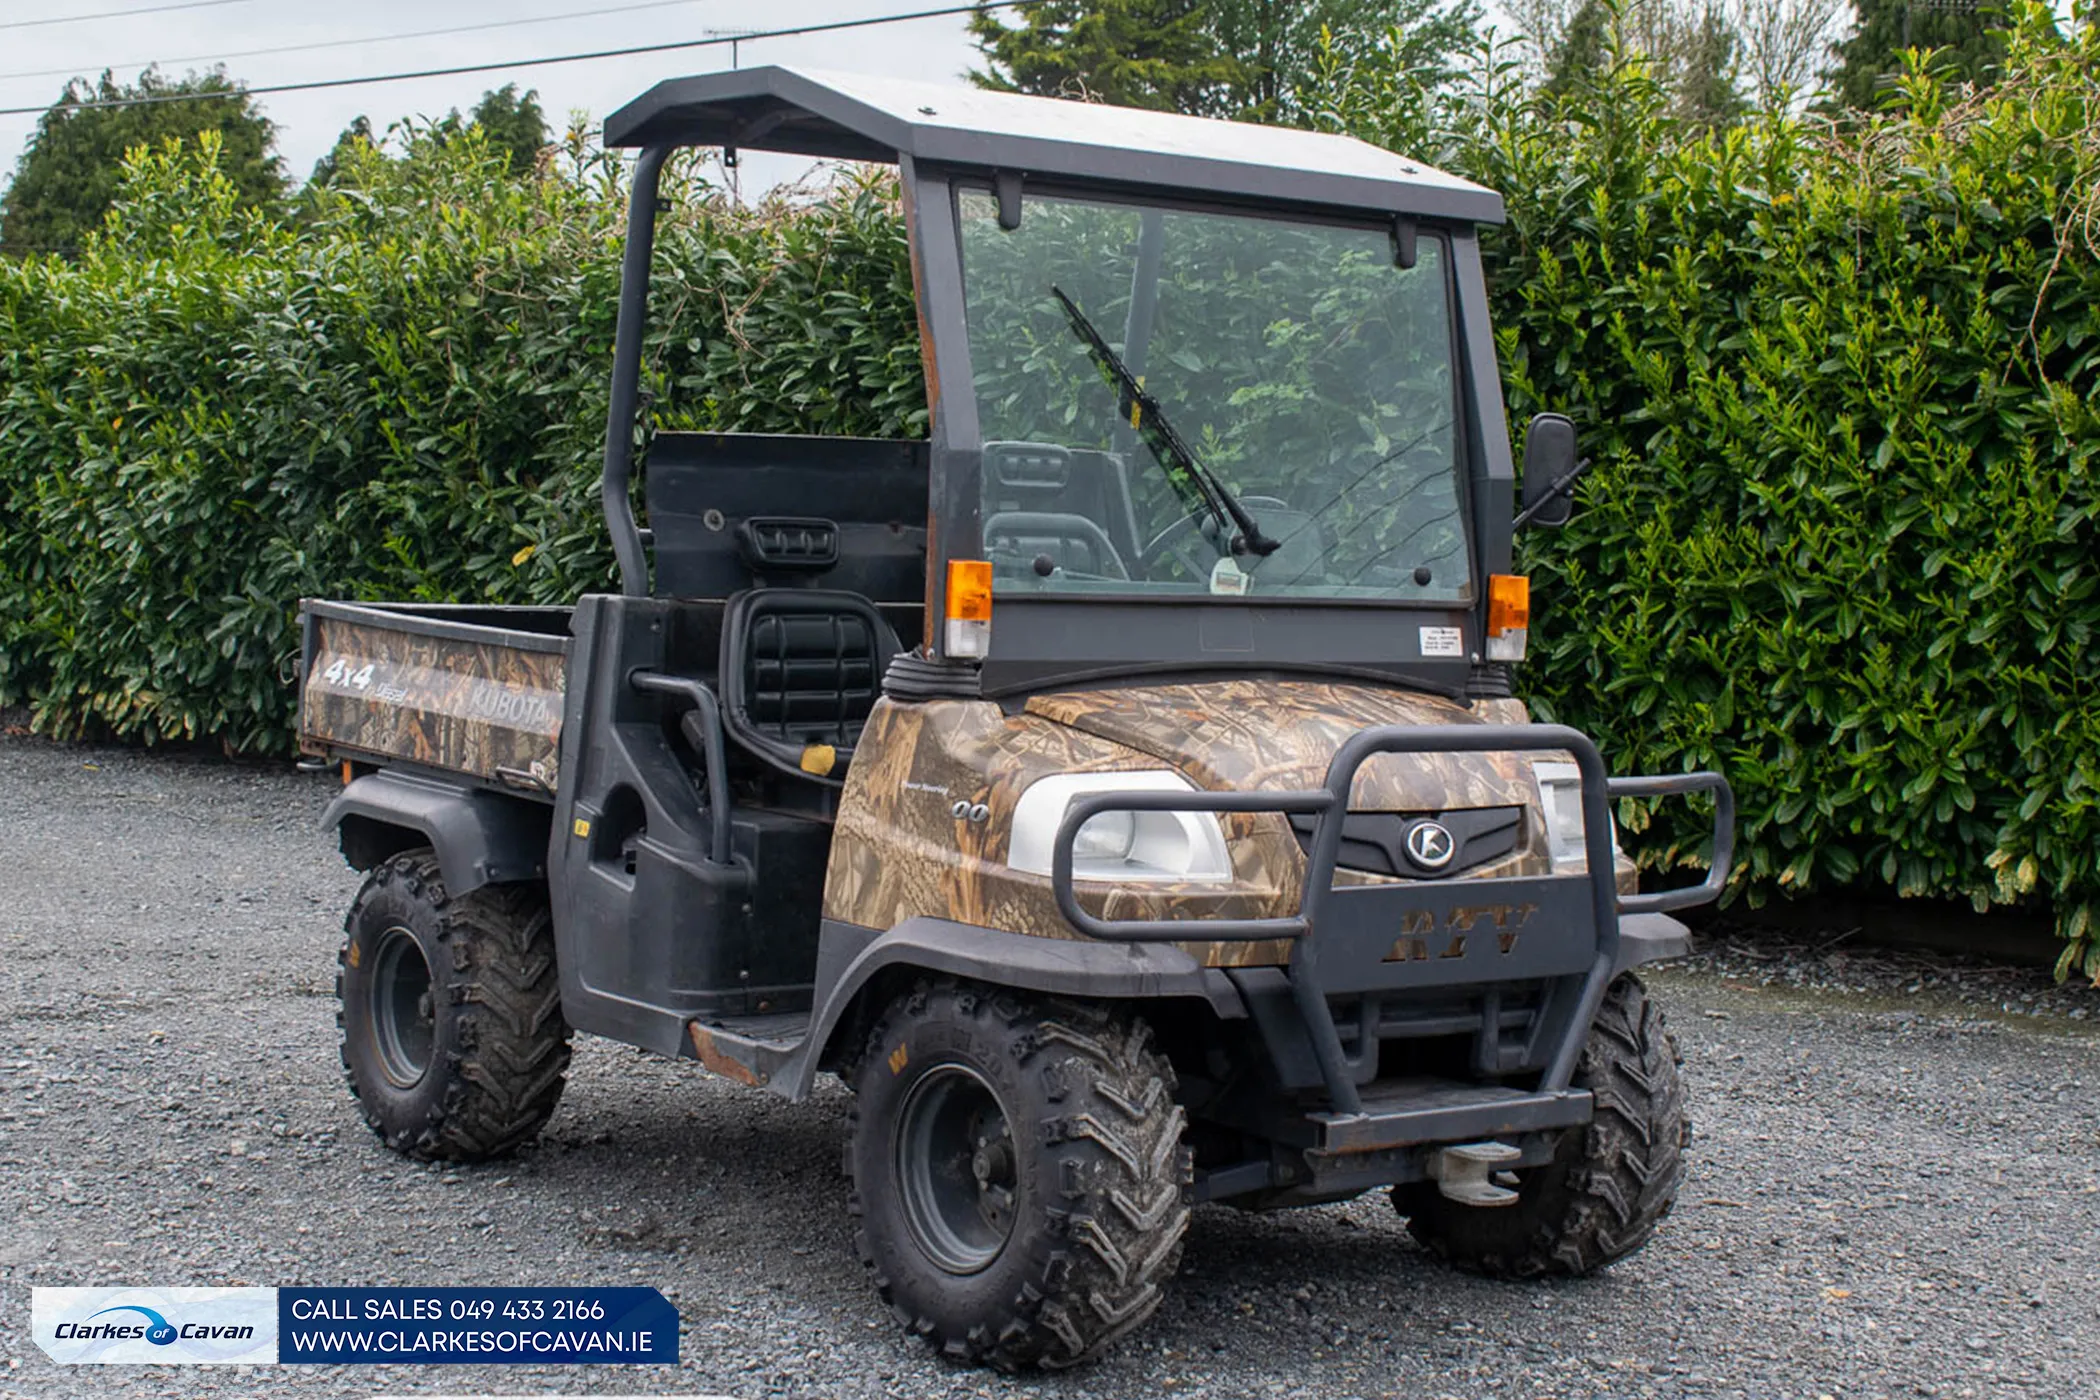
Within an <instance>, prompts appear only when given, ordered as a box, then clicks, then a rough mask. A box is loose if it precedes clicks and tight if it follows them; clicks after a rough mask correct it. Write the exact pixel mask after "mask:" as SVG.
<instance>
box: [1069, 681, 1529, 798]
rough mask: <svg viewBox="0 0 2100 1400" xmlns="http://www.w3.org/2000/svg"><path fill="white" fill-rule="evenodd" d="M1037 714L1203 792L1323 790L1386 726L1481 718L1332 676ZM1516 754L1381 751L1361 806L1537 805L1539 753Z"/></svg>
mask: <svg viewBox="0 0 2100 1400" xmlns="http://www.w3.org/2000/svg"><path fill="white" fill-rule="evenodd" d="M1028 712H1029V713H1030V714H1034V715H1039V716H1041V717H1042V718H1044V719H1048V720H1053V721H1055V722H1057V723H1059V724H1065V725H1069V726H1071V727H1072V728H1074V729H1078V730H1082V731H1084V732H1085V733H1088V734H1092V735H1095V736H1097V737H1099V738H1103V739H1107V740H1110V741H1111V742H1113V743H1117V744H1122V745H1125V746H1127V747H1129V748H1132V749H1136V750H1138V751H1139V752H1140V753H1145V754H1150V755H1151V756H1152V757H1154V758H1157V759H1159V760H1160V761H1161V762H1163V763H1165V764H1168V765H1170V766H1172V767H1173V768H1175V769H1176V770H1178V771H1179V772H1181V773H1182V774H1184V775H1185V776H1186V777H1187V778H1188V779H1189V781H1191V782H1193V783H1195V784H1196V785H1197V786H1198V787H1202V788H1211V789H1216V790H1220V791H1233V792H1248V791H1256V790H1263V789H1268V790H1274V789H1278V788H1311V787H1318V786H1320V784H1321V783H1322V782H1324V781H1325V780H1326V777H1327V765H1328V763H1329V762H1330V761H1331V760H1332V759H1333V757H1334V755H1335V751H1336V750H1337V749H1339V748H1340V747H1341V746H1342V744H1343V743H1344V742H1346V741H1347V740H1348V738H1349V737H1350V736H1351V735H1352V734H1355V733H1356V732H1358V731H1359V730H1363V729H1369V728H1373V727H1375V726H1378V725H1388V724H1404V725H1426V724H1479V723H1482V722H1483V721H1482V720H1481V719H1480V717H1479V716H1477V715H1475V714H1474V713H1473V712H1472V711H1471V710H1469V709H1468V708H1467V707H1466V706H1465V705H1463V704H1460V703H1459V702H1457V701H1453V700H1445V699H1442V698H1440V697H1437V696H1433V695H1424V694H1421V693H1419V692H1416V691H1407V690H1397V689H1388V688H1385V687H1382V686H1376V685H1350V684H1337V683H1334V682H1329V681H1279V680H1260V681H1251V680H1249V681H1214V682H1209V683H1206V684H1201V685H1161V686H1136V687H1132V688H1129V689H1123V690H1087V691H1062V692H1058V693H1055V694H1050V695H1038V696H1035V697H1034V698H1032V699H1031V700H1029V702H1028ZM1550 756H1551V755H1546V754H1537V755H1524V756H1521V757H1520V756H1519V755H1516V754H1511V753H1479V754H1470V753H1459V754H1382V755H1380V756H1378V757H1376V758H1373V759H1372V760H1371V761H1370V762H1368V763H1366V764H1365V765H1364V766H1363V767H1362V768H1361V769H1359V770H1358V772H1357V776H1356V788H1355V792H1354V793H1353V794H1352V797H1351V800H1350V804H1349V805H1350V806H1351V807H1352V808H1354V809H1356V810H1358V811H1383V812H1435V811H1450V810H1453V809H1456V808H1461V807H1514V806H1519V805H1528V804H1529V803H1531V802H1532V801H1533V786H1532V779H1531V773H1530V764H1529V762H1527V760H1528V759H1530V758H1534V757H1537V758H1545V757H1550Z"/></svg>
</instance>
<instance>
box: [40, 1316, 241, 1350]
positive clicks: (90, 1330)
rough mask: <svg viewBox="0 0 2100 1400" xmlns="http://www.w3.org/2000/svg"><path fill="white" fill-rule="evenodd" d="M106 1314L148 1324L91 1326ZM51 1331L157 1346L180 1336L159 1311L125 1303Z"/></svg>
mask: <svg viewBox="0 0 2100 1400" xmlns="http://www.w3.org/2000/svg"><path fill="white" fill-rule="evenodd" d="M110 1313H137V1314H138V1315H139V1316H140V1317H143V1318H145V1319H146V1322H147V1324H148V1325H147V1326H146V1327H145V1328H144V1329H141V1328H140V1327H139V1326H138V1325H137V1324H136V1323H133V1324H130V1325H125V1324H121V1323H115V1322H105V1323H103V1324H102V1325H101V1326H99V1327H97V1326H96V1325H95V1319H96V1318H98V1317H106V1316H108V1315H109V1314H110ZM53 1330H54V1333H55V1335H56V1336H57V1339H58V1340H59V1341H61V1342H99V1341H112V1342H116V1341H124V1340H127V1339H129V1338H132V1337H144V1338H145V1339H146V1340H147V1341H149V1342H151V1343H153V1345H155V1346H157V1347H164V1346H171V1345H173V1344H174V1341H175V1338H176V1337H178V1336H180V1335H181V1334H180V1333H179V1332H178V1331H177V1330H176V1327H175V1324H174V1323H172V1322H170V1321H168V1320H167V1319H166V1318H164V1317H162V1316H161V1315H160V1314H159V1313H157V1312H155V1311H153V1309H151V1308H134V1307H129V1306H127V1307H121V1308H104V1309H103V1310H102V1311H101V1312H98V1313H90V1314H89V1315H88V1320H87V1321H86V1322H61V1323H59V1324H58V1326H57V1327H56V1328H55V1329H53ZM240 1332H241V1335H242V1336H244V1337H252V1336H254V1335H255V1329H254V1328H253V1327H243V1328H241V1329H240Z"/></svg>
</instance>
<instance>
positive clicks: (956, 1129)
mask: <svg viewBox="0 0 2100 1400" xmlns="http://www.w3.org/2000/svg"><path fill="white" fill-rule="evenodd" d="M896 1141H897V1186H898V1190H899V1191H900V1192H901V1193H902V1195H903V1198H904V1219H905V1222H906V1223H907V1224H908V1225H909V1226H910V1227H911V1234H912V1239H913V1240H914V1241H915V1242H916V1243H917V1244H918V1246H919V1248H920V1249H921V1250H922V1251H924V1252H925V1255H926V1257H927V1258H928V1259H931V1260H932V1261H933V1262H934V1263H935V1264H937V1265H938V1266H940V1268H942V1269H943V1270H945V1271H946V1272H948V1273H951V1274H974V1273H977V1272H979V1271H981V1270H983V1269H984V1268H985V1267H987V1266H988V1265H990V1263H991V1262H992V1261H993V1260H994V1259H997V1258H998V1257H999V1251H1000V1250H1002V1249H1004V1248H1005V1247H1006V1241H1007V1238H1008V1237H1009V1236H1010V1235H1012V1234H1013V1228H1014V1196H1015V1192H1016V1188H1017V1186H1018V1182H1019V1172H1018V1166H1019V1162H1018V1159H1017V1158H1016V1156H1015V1153H1014V1139H1013V1131H1012V1129H1011V1128H1010V1127H1009V1126H1008V1123H1007V1118H1006V1110H1005V1109H1004V1108H1003V1107H1002V1106H1001V1105H1000V1103H999V1096H998V1095H997V1094H995V1093H993V1092H992V1086H991V1085H990V1084H987V1083H986V1082H985V1080H984V1077H983V1076H982V1075H980V1074H978V1073H977V1071H975V1070H973V1069H970V1068H968V1067H967V1066H964V1065H937V1066H935V1067H934V1068H932V1069H930V1070H928V1071H927V1072H926V1073H925V1074H924V1075H922V1076H921V1077H920V1079H919V1082H918V1083H916V1084H914V1085H912V1087H911V1092H910V1093H909V1094H907V1095H906V1096H905V1100H904V1106H903V1108H902V1109H901V1110H899V1112H898V1118H897V1139H896Z"/></svg>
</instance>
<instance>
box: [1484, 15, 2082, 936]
mask: <svg viewBox="0 0 2100 1400" xmlns="http://www.w3.org/2000/svg"><path fill="white" fill-rule="evenodd" d="M1603 82H1604V83H1605V84H1606V87H1607V96H1608V99H1609V100H1607V101H1603V102H1596V101H1589V102H1586V103H1578V104H1576V105H1571V106H1569V107H1567V108H1565V109H1562V110H1560V111H1558V112H1556V113H1553V114H1550V116H1551V119H1549V120H1540V119H1531V120H1514V121H1506V122H1501V123H1492V122H1488V123H1483V124H1482V125H1481V127H1480V128H1479V129H1478V132H1477V139H1475V140H1474V141H1473V142H1471V143H1470V144H1469V145H1468V147H1467V148H1466V149H1465V151H1464V152H1463V154H1465V155H1467V156H1469V157H1470V159H1469V160H1468V162H1467V166H1468V169H1469V171H1470V172H1471V173H1472V174H1474V175H1475V177H1476V178H1479V179H1481V180H1482V181H1483V182H1484V183H1489V184H1492V185H1493V186H1495V187H1496V188H1500V189H1503V190H1506V191H1508V192H1509V196H1510V212H1511V223H1510V227H1509V229H1508V230H1507V233H1506V236H1504V237H1502V238H1500V239H1498V240H1497V242H1496V244H1495V253H1496V256H1495V262H1494V266H1493V268H1492V269H1491V273H1490V276H1491V279H1492V283H1493V285H1494V287H1495V288H1496V293H1497V300H1498V305H1497V308H1496V309H1497V316H1498V332H1499V336H1500V348H1501V352H1502V362H1503V366H1504V372H1505V378H1506V381H1507V384H1508V387H1509V390H1510V407H1511V413H1512V417H1513V418H1517V419H1521V418H1522V417H1523V416H1525V415H1528V414H1529V413H1531V412H1534V411H1537V410H1539V409H1542V408H1551V409H1559V410H1562V411H1565V412H1568V413H1570V414H1572V415H1574V416H1575V417H1576V418H1577V421H1578V422H1579V423H1580V424H1581V425H1582V428H1583V444H1584V450H1585V451H1586V452H1588V453H1590V454H1592V455H1593V456H1594V457H1595V459H1596V467H1595V468H1594V470H1593V472H1592V474H1591V476H1590V478H1589V480H1588V482H1587V484H1586V487H1585V489H1584V490H1583V491H1582V493H1581V500H1582V510H1581V512H1580V513H1579V514H1578V516H1577V517H1576V519H1575V521H1574V523H1573V524H1572V525H1571V526H1570V527H1568V528H1567V529H1565V530H1563V531H1560V532H1558V533H1557V534H1540V535H1537V536H1535V537H1533V538H1532V539H1531V540H1530V541H1529V542H1528V543H1527V546H1526V548H1525V551H1524V553H1525V555H1526V563H1527V566H1528V568H1529V571H1530V572H1531V574H1532V578H1533V594H1532V596H1533V600H1534V608H1535V609H1536V612H1537V617H1536V620H1535V622H1534V628H1535V631H1534V636H1535V637H1536V638H1537V641H1536V642H1535V643H1534V645H1536V646H1538V647H1540V651H1539V653H1538V654H1537V656H1536V660H1535V661H1534V663H1533V665H1532V667H1531V675H1530V680H1531V683H1532V685H1533V686H1534V687H1535V691H1534V697H1535V698H1536V699H1538V700H1540V701H1542V702H1543V703H1544V707H1545V708H1546V709H1548V710H1549V711H1551V712H1554V713H1557V714H1558V715H1560V716H1561V717H1563V718H1566V719H1568V720H1570V721H1571V722H1573V723H1576V724H1578V725H1581V726H1583V727H1585V728H1586V729H1588V730H1590V731H1591V732H1593V733H1595V734H1596V735H1597V736H1598V737H1599V739H1600V742H1602V743H1603V744H1604V745H1605V749H1606V752H1607V753H1609V754H1611V755H1612V756H1613V761H1614V763H1615V764H1616V765H1618V766H1621V767H1626V768H1636V767H1637V768H1640V769H1642V770H1644V771H1672V770H1676V769H1680V768H1687V767H1693V766H1704V765H1714V766H1718V767H1720V768H1721V769H1723V770H1724V771H1725V772H1727V773H1728V775H1729V776H1730V778H1731V779H1732V780H1733V782H1734V784H1735V787H1736V791H1737V793H1738V795H1739V797H1740V798H1741V802H1742V809H1741V821H1740V828H1739V835H1740V846H1739V850H1740V853H1741V856H1740V859H1741V868H1742V871H1743V875H1744V880H1745V883H1746V885H1747V887H1748V889H1749V891H1750V893H1751V895H1752V897H1753V899H1755V898H1758V897H1760V896H1761V895H1762V894H1764V893H1765V892H1768V891H1775V890H1776V891H1783V892H1794V893H1803V892H1809V891H1815V890H1826V889H1836V888H1849V887H1859V886H1870V887H1878V888H1892V889H1894V890H1895V891H1897V892H1898V893H1900V894H1904V895H1940V896H1957V897H1964V898H1967V899H1970V900H1972V901H1973V902H1974V903H1975V905H1976V906H1977V907H1978V908H1979V909H1981V908H1984V907H1987V906H1989V905H1990V904H1993V903H2001V902H2011V901H2016V900H2020V899H2023V898H2026V897H2029V896H2033V897H2037V898H2046V899H2047V900H2048V901H2050V902H2051V903H2053V905H2054V907H2055V909H2056V910H2057V913H2058V916H2059V926H2060V929H2061V931H2062V932H2063V933H2064V934H2065V935H2066V936H2067V937H2069V938H2071V939H2072V940H2073V941H2072V945H2071V947H2070V948H2068V949H2067V950H2066V955H2065V956H2066V961H2065V970H2067V971H2068V970H2069V968H2070V966H2071V965H2072V962H2073V961H2074V960H2082V962H2083V965H2084V968H2085V970H2086V971H2087V972H2088V973H2093V974H2100V954H2096V953H2095V951H2094V948H2095V944H2094V941H2093V939H2092V937H2091V935H2092V934H2094V933H2100V926H2096V923H2095V913H2096V909H2095V896H2096V895H2100V646H2096V639H2095V636H2094V632H2095V628H2096V626H2100V557H2096V553H2100V549H2096V535H2100V532H2096V529H2095V518H2096V515H2100V415H2096V412H2095V398H2096V395H2100V259H2096V257H2095V252H2096V248H2095V234H2096V233H2100V219H2096V196H2095V181H2096V176H2100V42H2096V41H2095V37H2094V34H2093V32H2092V31H2091V30H2090V29H2088V30H2087V31H2086V32H2085V33H2084V34H2083V36H2082V37H2081V38H2080V39H2078V40H2076V41H2075V42H2066V41H2064V40H2060V39H2058V38H2057V37H2056V36H2055V34H2054V31H2053V30H2052V29H2050V28H2049V26H2048V25H2047V24H2046V22H2045V21H2044V20H2043V19H2042V18H2041V16H2040V15H2039V14H2038V13H2036V12H2032V11H2030V12H2029V13H2028V14H2027V16H2026V19H2025V21H2024V23H2023V25H2022V27H2021V28H2020V29H2019V31H2018V32H2017V34H2016V36H2015V38H2014V42H2013V51H2012V54H2011V58H2010V61H2009V63H2008V73H2007V76H2006V78H2005V81H2004V82H2003V83H2002V84H2001V85H2000V86H1999V87H1998V88H1997V89H1995V90H1993V91H1989V92H1986V93H1984V94H1981V95H1980V96H1968V97H1963V96H1962V95H1961V94H1957V93H1954V92H1951V91H1948V90H1945V89H1943V88H1942V87H1941V86H1940V85H1939V84H1938V83H1936V82H1934V81H1933V80H1931V79H1929V78H1925V77H1917V78H1914V79H1913V80H1912V81H1910V82H1909V83H1908V84H1907V85H1906V87H1905V89H1904V92H1903V94H1902V102H1903V104H1904V105H1903V110H1902V113H1901V115H1889V116H1883V117H1878V118H1876V119H1874V120H1872V121H1871V122H1869V123H1867V124H1866V125H1865V126H1864V127H1862V128H1860V129H1857V130H1851V131H1843V132H1839V131H1833V130H1828V129H1821V128H1818V127H1816V126H1813V125H1809V124H1803V123H1796V122H1769V123H1766V124H1764V125H1761V126H1756V127H1751V128H1746V129H1742V130H1736V131H1731V132H1728V133H1726V134H1724V135H1722V136H1720V137H1718V138H1716V139H1713V140H1700V141H1693V142H1689V143H1680V142H1677V141H1675V140H1673V139H1672V133H1671V132H1670V131H1669V129H1668V126H1667V122H1666V121H1665V119H1664V118H1663V116H1662V115H1661V106H1662V95H1661V94H1660V93H1658V92H1656V91H1655V90H1654V89H1653V87H1652V86H1651V85H1650V84H1648V83H1647V82H1646V80H1645V79H1644V78H1643V76H1642V75H1641V74H1640V73H1639V72H1638V71H1637V70H1632V69H1621V70H1619V71H1617V72H1615V73H1613V74H1611V75H1608V76H1607V77H1606V78H1605V79H1604V80H1603ZM1541 663H1543V664H1541ZM1628 815H1629V816H1630V817H1631V818H1632V819H1633V821H1634V822H1635V823H1638V822H1640V821H1641V819H1642V815H1643V814H1641V813H1632V812H1630V813H1628ZM1702 834H1703V833H1702V832H1701V831H1700V823H1699V821H1698V820H1697V819H1696V818H1689V817H1670V818H1665V819H1662V820H1659V821H1658V822H1657V825H1656V826H1655V827H1654V828H1653V829H1650V830H1647V831H1644V832H1642V833H1641V846H1642V858H1643V860H1644V861H1646V862H1647V863H1649V864H1651V865H1666V864H1671V863H1674V862H1676V861H1678V860H1680V859H1688V858H1690V857H1691V856H1692V855H1693V854H1694V852H1695V849H1696V847H1695V843H1696V841H1697V840H1698V839H1699V836H1700V835H1702Z"/></svg>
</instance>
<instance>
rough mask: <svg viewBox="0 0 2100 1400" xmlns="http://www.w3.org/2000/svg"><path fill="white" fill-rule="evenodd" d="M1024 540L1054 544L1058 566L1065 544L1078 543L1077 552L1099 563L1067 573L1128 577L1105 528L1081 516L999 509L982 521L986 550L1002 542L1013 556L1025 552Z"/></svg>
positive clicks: (1061, 560)
mask: <svg viewBox="0 0 2100 1400" xmlns="http://www.w3.org/2000/svg"><path fill="white" fill-rule="evenodd" d="M1024 541H1026V542H1027V543H1028V544H1031V545H1036V544H1042V543H1044V542H1048V543H1049V544H1051V545H1053V546H1055V548H1056V550H1057V554H1058V556H1059V557H1058V560H1057V562H1058V564H1059V565H1060V566H1064V564H1065V560H1064V557H1063V556H1064V554H1065V547H1066V546H1067V545H1078V546H1079V547H1080V551H1081V552H1085V553H1088V554H1091V556H1092V557H1093V558H1094V559H1095V560H1096V561H1098V562H1099V564H1100V566H1101V567H1100V569H1099V570H1098V571H1097V570H1074V569H1070V568H1067V569H1066V572H1067V573H1068V574H1073V575H1074V576H1084V577H1095V578H1110V579H1119V580H1124V581H1127V580H1128V579H1129V578H1130V566H1129V565H1127V564H1125V563H1124V562H1123V555H1122V552H1121V551H1120V550H1118V549H1117V548H1116V545H1115V541H1114V540H1111V539H1110V538H1109V537H1108V531H1106V530H1104V529H1102V528H1101V526H1100V524H1099V523H1098V522H1096V521H1093V520H1090V519H1088V518H1087V517H1086V516H1084V515H1072V514H1069V513H1067V512H1064V511H1054V510H1003V511H1000V512H999V513H998V514H997V515H994V516H993V517H992V518H991V519H989V520H987V521H985V522H984V547H985V552H986V553H991V552H992V551H993V550H994V549H996V548H997V547H998V546H999V545H1001V544H1004V545H1007V546H1009V547H1010V548H1012V550H1013V551H1014V553H1015V554H1016V555H1022V554H1026V553H1027V552H1028V551H1027V549H1026V548H1025V547H1024V543H1023V542H1024Z"/></svg>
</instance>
